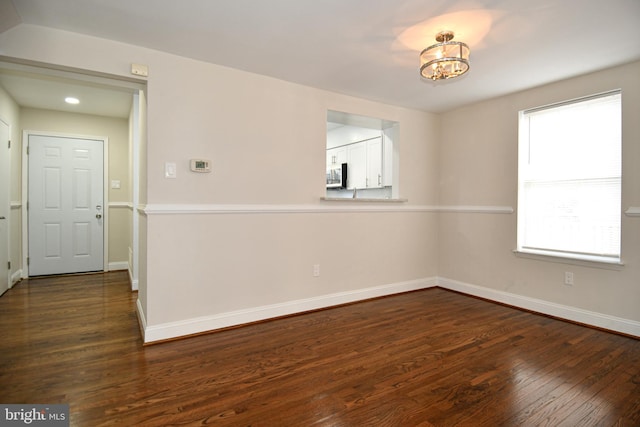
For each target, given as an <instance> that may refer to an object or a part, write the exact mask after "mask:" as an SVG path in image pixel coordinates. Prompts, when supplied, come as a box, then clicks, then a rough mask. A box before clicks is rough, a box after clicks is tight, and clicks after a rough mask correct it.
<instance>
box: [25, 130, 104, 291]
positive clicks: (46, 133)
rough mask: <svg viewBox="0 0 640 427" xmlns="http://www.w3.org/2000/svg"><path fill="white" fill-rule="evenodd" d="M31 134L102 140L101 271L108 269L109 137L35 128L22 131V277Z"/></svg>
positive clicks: (26, 265)
mask: <svg viewBox="0 0 640 427" xmlns="http://www.w3.org/2000/svg"><path fill="white" fill-rule="evenodd" d="M31 135H34V136H35V135H39V136H53V137H60V138H75V139H93V140H99V141H102V174H103V177H102V184H103V185H102V195H103V196H102V197H103V198H102V205H103V209H102V217H103V222H102V224H103V227H102V250H103V260H102V271H108V270H109V138H108V137H106V136H95V135H77V134H70V133H61V132H47V131H37V130H23V131H22V200H23V202H24V203H23V204H22V278H23V279H26V278H28V277H29V263H28V257H29V213H28V211H27V204H28V201H29V155H28V147H29V137H30V136H31Z"/></svg>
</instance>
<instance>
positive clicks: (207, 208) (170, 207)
mask: <svg viewBox="0 0 640 427" xmlns="http://www.w3.org/2000/svg"><path fill="white" fill-rule="evenodd" d="M138 209H139V210H141V211H142V213H144V214H145V215H187V214H298V213H362V212H406V213H408V212H458V213H496V214H510V213H513V208H512V207H511V206H430V205H414V206H412V205H393V204H391V205H390V204H381V205H363V204H359V203H357V204H353V205H346V204H345V205H333V204H328V205H249V204H247V205H224V204H219V205H218V204H148V205H145V206H142V205H141V206H139V208H138Z"/></svg>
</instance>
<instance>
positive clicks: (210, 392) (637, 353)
mask: <svg viewBox="0 0 640 427" xmlns="http://www.w3.org/2000/svg"><path fill="white" fill-rule="evenodd" d="M128 287H129V284H128V279H127V274H126V273H124V272H115V273H108V274H95V275H83V276H69V277H62V278H40V279H31V280H25V281H23V282H21V283H20V284H18V285H17V286H15V287H14V288H13V289H10V290H9V291H8V292H6V293H5V294H4V295H3V296H2V297H1V298H0V330H1V331H2V339H0V402H1V403H48V404H52V403H68V404H70V412H71V425H73V426H103V425H114V426H134V425H135V426H141V425H142V426H168V425H216V426H218V425H221V426H222V425H233V426H249V425H251V426H311V425H317V426H454V425H456V426H512V425H532V426H537V425H545V426H572V427H573V426H614V425H615V426H635V427H637V426H640V341H639V340H634V339H632V338H628V337H623V336H618V335H615V334H611V333H607V332H603V331H598V330H594V329H589V328H586V327H581V326H578V325H574V324H571V323H566V322H562V321H558V320H554V319H550V318H547V317H544V316H538V315H534V314H531V313H527V312H523V311H519V310H515V309H511V308H508V307H504V306H501V305H497V304H492V303H490V302H486V301H482V300H478V299H474V298H470V297H466V296H464V295H460V294H456V293H452V292H449V291H445V290H442V289H430V290H425V291H419V292H412V293H407V294H402V295H397V296H393V297H388V298H381V299H377V300H371V301H366V302H362V303H358V304H353V305H348V306H342V307H337V308H334V309H329V310H323V311H318V312H314V313H309V314H304V315H300V316H295V317H290V318H285V319H279V320H275V321H270V322H263V323H259V324H254V325H250V326H246V327H242V328H237V329H232V330H226V331H221V332H217V333H213V334H208V335H201V336H197V337H191V338H187V339H183V340H177V341H172V342H165V343H162V344H158V345H152V346H146V347H143V345H142V341H141V339H140V336H139V329H138V323H137V319H136V314H135V311H134V310H135V299H136V294H135V293H131V292H130V291H129V290H128Z"/></svg>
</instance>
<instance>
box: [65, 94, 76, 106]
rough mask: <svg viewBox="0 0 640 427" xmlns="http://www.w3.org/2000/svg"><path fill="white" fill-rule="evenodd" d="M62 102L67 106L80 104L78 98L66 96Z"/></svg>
mask: <svg viewBox="0 0 640 427" xmlns="http://www.w3.org/2000/svg"><path fill="white" fill-rule="evenodd" d="M64 102H66V103H67V104H74V105H75V104H80V100H79V99H78V98H74V97H73V96H67V97H66V98H65V99H64Z"/></svg>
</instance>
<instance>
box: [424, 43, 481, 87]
mask: <svg viewBox="0 0 640 427" xmlns="http://www.w3.org/2000/svg"><path fill="white" fill-rule="evenodd" d="M452 40H453V31H442V32H439V33H438V34H436V41H437V42H438V43H436V44H434V45H432V46H429V47H428V48H426V49H425V50H423V51H422V52H421V53H420V75H421V76H422V77H424V78H425V79H430V80H446V79H451V78H454V77H458V76H461V75H463V74H464V73H466V72H467V71H469V52H470V51H469V46H467V45H466V44H464V43H462V42H454V41H452Z"/></svg>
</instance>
